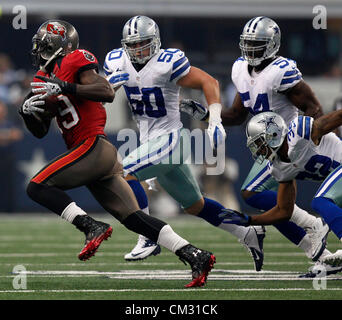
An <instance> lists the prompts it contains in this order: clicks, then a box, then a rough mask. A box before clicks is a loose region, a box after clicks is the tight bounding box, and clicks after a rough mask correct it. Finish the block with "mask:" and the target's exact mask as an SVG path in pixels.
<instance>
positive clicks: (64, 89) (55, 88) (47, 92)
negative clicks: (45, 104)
mask: <svg viewBox="0 0 342 320" xmlns="http://www.w3.org/2000/svg"><path fill="white" fill-rule="evenodd" d="M36 78H37V79H40V80H43V81H44V82H31V87H33V89H32V92H33V93H44V95H43V96H42V98H43V99H45V98H46V97H49V96H57V95H59V94H75V93H76V84H75V83H70V82H66V81H62V80H61V79H59V78H57V77H55V78H46V77H42V76H36Z"/></svg>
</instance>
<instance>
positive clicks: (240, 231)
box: [218, 223, 249, 240]
mask: <svg viewBox="0 0 342 320" xmlns="http://www.w3.org/2000/svg"><path fill="white" fill-rule="evenodd" d="M218 227H219V228H220V229H222V230H224V231H227V232H229V233H231V234H232V235H233V236H235V237H237V238H238V239H239V240H243V239H244V238H245V236H246V234H247V232H248V230H249V227H243V226H238V225H236V224H230V223H221V224H220V225H219V226H218Z"/></svg>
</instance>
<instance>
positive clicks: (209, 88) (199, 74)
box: [177, 67, 226, 150]
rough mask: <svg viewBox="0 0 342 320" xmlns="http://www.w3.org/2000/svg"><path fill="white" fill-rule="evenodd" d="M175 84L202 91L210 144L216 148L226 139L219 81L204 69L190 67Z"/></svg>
mask: <svg viewBox="0 0 342 320" xmlns="http://www.w3.org/2000/svg"><path fill="white" fill-rule="evenodd" d="M177 85H179V86H181V87H186V88H192V89H200V90H202V91H203V93H204V96H205V99H206V100H207V103H208V110H209V118H208V129H207V132H208V136H209V141H210V145H211V146H212V148H213V150H216V149H217V148H218V146H219V145H222V144H223V143H224V141H225V139H226V131H225V130H224V128H223V126H222V123H221V122H222V119H221V110H222V105H221V101H220V85H219V82H218V81H217V80H216V79H214V78H213V77H212V76H211V75H209V74H208V73H206V72H205V71H203V70H201V69H198V68H196V67H191V68H190V71H189V73H188V74H187V75H185V76H184V77H182V78H181V79H179V80H178V81H177Z"/></svg>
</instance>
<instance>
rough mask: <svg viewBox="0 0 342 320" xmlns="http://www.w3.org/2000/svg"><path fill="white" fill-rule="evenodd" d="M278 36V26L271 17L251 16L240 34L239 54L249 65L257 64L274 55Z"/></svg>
mask: <svg viewBox="0 0 342 320" xmlns="http://www.w3.org/2000/svg"><path fill="white" fill-rule="evenodd" d="M280 37H281V34H280V28H279V26H278V25H277V24H276V23H275V22H274V21H273V20H272V19H270V18H267V17H255V18H252V19H251V20H249V21H248V22H247V23H246V25H245V27H244V28H243V31H242V34H241V35H240V44H239V46H240V49H241V54H242V56H243V58H244V59H245V60H246V61H247V62H248V64H249V65H251V66H253V67H255V66H258V65H259V64H260V63H261V62H262V61H264V60H265V59H269V58H272V57H274V56H275V55H276V53H277V52H278V50H279V48H280Z"/></svg>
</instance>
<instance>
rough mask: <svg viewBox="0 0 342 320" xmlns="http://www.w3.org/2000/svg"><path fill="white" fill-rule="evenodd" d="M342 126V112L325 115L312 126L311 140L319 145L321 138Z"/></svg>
mask: <svg viewBox="0 0 342 320" xmlns="http://www.w3.org/2000/svg"><path fill="white" fill-rule="evenodd" d="M341 125H342V110H337V111H333V112H330V113H328V114H325V115H323V116H321V117H319V118H317V119H316V120H314V122H313V124H312V130H311V140H312V141H313V142H314V143H315V144H316V145H318V144H319V142H320V140H321V138H322V137H323V136H324V135H325V134H327V133H329V132H333V131H334V130H335V129H337V128H338V127H339V126H341Z"/></svg>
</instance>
